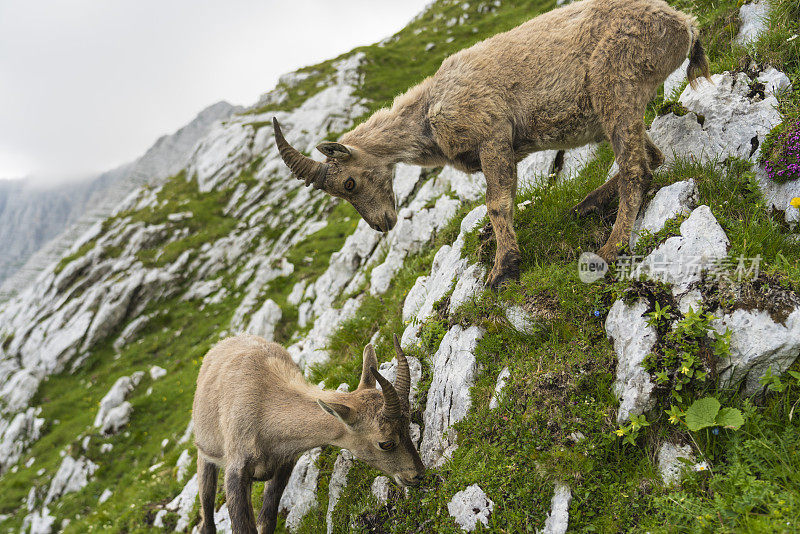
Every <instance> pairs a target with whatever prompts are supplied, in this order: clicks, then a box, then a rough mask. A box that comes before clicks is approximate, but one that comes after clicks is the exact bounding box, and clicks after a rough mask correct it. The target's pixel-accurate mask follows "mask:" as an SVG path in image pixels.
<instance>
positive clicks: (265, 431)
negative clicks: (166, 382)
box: [193, 335, 425, 534]
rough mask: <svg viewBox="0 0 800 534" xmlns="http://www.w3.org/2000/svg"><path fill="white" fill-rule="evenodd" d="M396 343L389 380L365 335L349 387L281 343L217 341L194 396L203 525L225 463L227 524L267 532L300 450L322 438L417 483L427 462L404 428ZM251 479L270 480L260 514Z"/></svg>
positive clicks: (404, 376)
mask: <svg viewBox="0 0 800 534" xmlns="http://www.w3.org/2000/svg"><path fill="white" fill-rule="evenodd" d="M394 344H395V351H396V352H397V377H396V379H395V382H394V384H392V383H391V382H389V381H388V380H386V379H385V378H384V377H383V376H382V375H381V374H380V373H379V372H378V371H377V370H376V368H377V365H378V361H377V358H376V356H375V351H374V349H373V348H372V345H367V346H366V348H365V349H364V355H363V364H362V371H361V380H360V382H359V385H358V388H357V389H356V390H354V391H353V392H351V393H344V392H339V391H329V390H323V389H321V388H319V387H317V386H314V385H312V384H308V383H307V382H306V380H305V378H303V374H302V373H301V372H300V369H299V367H298V366H297V365H296V364H295V363H294V361H293V360H292V358H291V356H289V353H288V352H287V351H286V350H285V349H284V348H283V347H281V346H280V345H278V344H276V343H272V342H268V341H266V340H264V339H263V338H260V337H258V336H250V335H240V336H236V337H231V338H228V339H225V340H223V341H221V342H219V343H218V344H217V345H216V346H214V347H213V348H212V349H211V350H210V351H209V352H208V354H207V355H206V356H205V358H204V359H203V364H202V366H201V367H200V373H199V375H198V377H197V391H196V392H195V397H194V404H193V418H194V432H195V443H196V445H197V451H198V454H197V473H198V481H199V492H200V504H201V513H202V518H203V522H202V525H201V527H200V532H202V533H205V534H208V533H213V532H216V525H215V523H214V500H215V495H216V487H217V474H218V471H219V469H223V470H224V473H225V494H226V502H227V505H228V511H229V513H230V518H231V524H232V526H233V531H234V532H237V533H246V534H251V533H256V532H258V533H259V534H264V533H268V534H269V533H272V532H273V531H274V530H275V525H276V522H277V515H278V504H279V503H280V499H281V495H282V494H283V491H284V489H285V488H286V484H287V482H288V481H289V476H290V475H291V473H292V469H293V468H294V465H295V463H296V462H297V457H298V456H299V455H300V454H301V453H303V452H305V451H308V450H310V449H313V448H315V447H320V446H323V445H333V446H335V447H340V448H343V449H348V450H349V451H351V452H352V453H353V455H354V456H355V457H356V458H358V459H359V460H361V461H363V462H365V463H367V464H369V465H371V466H373V467H375V468H377V469H379V470H381V471H383V472H385V473H386V474H388V475H389V476H391V477H392V478H393V479H394V480H395V481H396V482H397V483H398V484H399V485H401V486H411V485H417V484H419V483H420V482H421V480H422V477H423V474H424V472H425V468H424V466H423V465H422V461H421V460H420V457H419V454H418V453H417V450H416V448H415V446H414V444H413V442H412V441H411V437H410V435H409V410H410V408H409V392H410V385H411V378H410V371H409V366H408V361H407V360H406V357H405V355H404V354H403V351H402V349H401V348H400V344H399V342H398V340H397V337H396V336H395V339H394ZM376 381H377V383H379V384H380V386H381V390H378V389H377V387H376ZM253 481H269V483H268V485H267V486H265V488H264V501H263V504H262V507H261V511H260V513H259V514H258V518H256V517H255V515H254V512H253V507H252V504H251V493H250V492H251V485H252V482H253Z"/></svg>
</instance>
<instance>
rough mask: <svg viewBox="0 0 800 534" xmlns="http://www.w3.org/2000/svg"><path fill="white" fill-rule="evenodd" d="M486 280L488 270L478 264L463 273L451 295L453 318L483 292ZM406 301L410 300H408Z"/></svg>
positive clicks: (451, 313)
mask: <svg viewBox="0 0 800 534" xmlns="http://www.w3.org/2000/svg"><path fill="white" fill-rule="evenodd" d="M484 280H486V270H485V269H484V268H483V266H482V265H479V264H477V263H473V264H472V265H470V266H469V267H467V268H466V269H465V270H464V272H463V273H461V275H460V276H459V277H458V281H456V286H455V287H454V288H453V293H452V294H451V295H450V306H449V308H450V312H449V314H450V315H451V316H452V315H453V314H454V313H455V312H457V311H458V309H459V308H460V307H461V306H462V305H464V304H465V303H466V302H468V301H470V300H471V299H472V298H473V297H475V296H477V295H478V294H480V293H481V292H482V291H483V289H484V287H485V285H486V284H485V283H484ZM406 300H408V298H406ZM403 309H405V305H404V306H403Z"/></svg>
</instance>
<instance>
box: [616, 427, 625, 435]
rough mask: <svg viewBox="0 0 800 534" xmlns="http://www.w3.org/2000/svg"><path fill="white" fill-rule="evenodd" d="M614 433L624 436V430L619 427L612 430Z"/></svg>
mask: <svg viewBox="0 0 800 534" xmlns="http://www.w3.org/2000/svg"><path fill="white" fill-rule="evenodd" d="M614 433H615V434H616V435H618V436H624V435H625V430H623V429H621V428H618V429H616V430H615V431H614Z"/></svg>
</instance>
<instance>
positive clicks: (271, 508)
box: [256, 462, 295, 534]
mask: <svg viewBox="0 0 800 534" xmlns="http://www.w3.org/2000/svg"><path fill="white" fill-rule="evenodd" d="M294 464H295V462H289V463H286V464H283V465H282V466H280V467H279V468H278V469H276V470H275V474H274V475H273V477H272V480H270V482H269V485H268V486H267V487H266V488H264V502H263V503H262V505H261V512H259V514H258V521H257V522H256V525H257V527H258V534H273V532H275V527H276V525H277V523H278V505H279V504H280V502H281V495H283V490H284V489H286V483H287V482H289V476H291V474H292V469H294Z"/></svg>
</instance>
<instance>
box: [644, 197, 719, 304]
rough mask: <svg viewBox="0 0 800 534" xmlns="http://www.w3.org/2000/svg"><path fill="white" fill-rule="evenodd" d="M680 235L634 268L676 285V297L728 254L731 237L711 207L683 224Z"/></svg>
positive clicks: (695, 211) (667, 241)
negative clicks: (726, 233) (729, 238)
mask: <svg viewBox="0 0 800 534" xmlns="http://www.w3.org/2000/svg"><path fill="white" fill-rule="evenodd" d="M680 233H681V235H680V236H674V237H670V238H668V239H667V240H666V241H664V242H663V243H662V244H661V245H659V246H658V247H657V248H656V249H655V250H653V252H651V253H650V254H649V255H648V256H647V257H645V258H644V260H643V261H642V262H641V264H640V265H639V266H638V267H637V268H636V269H635V274H636V275H641V274H644V275H646V276H648V277H650V278H653V279H655V280H659V281H661V282H664V283H668V284H672V285H673V294H675V295H679V294H682V293H685V292H686V291H687V290H688V289H689V286H690V285H692V284H694V283H696V282H699V281H700V278H701V276H702V272H703V270H706V269H709V268H710V267H713V265H714V262H715V261H717V260H720V259H722V258H725V257H726V256H727V255H728V243H729V242H728V236H727V235H725V231H724V230H723V229H722V227H721V226H720V225H719V223H718V222H717V219H716V218H715V217H714V214H713V213H711V209H710V208H709V207H708V206H705V205H703V206H699V207H697V208H695V209H694V211H692V213H691V215H689V218H687V219H686V220H685V221H683V222H682V223H681V226H680Z"/></svg>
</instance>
